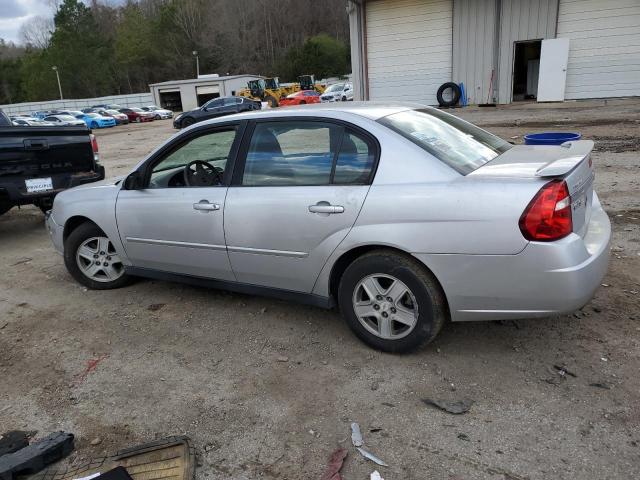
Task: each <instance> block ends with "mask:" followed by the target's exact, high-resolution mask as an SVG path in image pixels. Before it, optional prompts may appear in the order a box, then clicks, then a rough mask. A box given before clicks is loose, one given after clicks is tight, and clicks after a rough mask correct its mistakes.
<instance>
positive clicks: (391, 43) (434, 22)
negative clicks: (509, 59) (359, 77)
mask: <svg viewBox="0 0 640 480" xmlns="http://www.w3.org/2000/svg"><path fill="white" fill-rule="evenodd" d="M365 25H366V62H367V73H368V76H369V79H368V87H369V98H370V99H371V100H409V101H416V102H420V103H426V104H430V105H435V104H437V103H438V102H437V100H436V92H437V90H438V88H439V87H440V85H442V84H443V83H445V82H450V81H451V69H452V66H451V64H452V60H451V57H452V31H453V0H397V1H394V0H375V1H370V2H367V3H366V4H365Z"/></svg>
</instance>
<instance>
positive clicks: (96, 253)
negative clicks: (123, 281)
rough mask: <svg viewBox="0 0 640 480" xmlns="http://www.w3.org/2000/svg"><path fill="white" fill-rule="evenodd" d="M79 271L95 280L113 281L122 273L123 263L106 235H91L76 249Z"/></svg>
mask: <svg viewBox="0 0 640 480" xmlns="http://www.w3.org/2000/svg"><path fill="white" fill-rule="evenodd" d="M76 263H77V265H78V268H79V269H80V272H82V274H83V275H85V276H86V277H87V278H89V279H91V280H93V281H95V282H105V283H106V282H113V281H114V280H118V279H119V278H120V277H122V275H124V265H123V264H122V261H121V260H120V256H119V255H118V254H117V252H116V249H115V248H114V246H113V244H112V243H111V241H110V240H109V239H108V238H107V237H91V238H88V239H86V240H85V241H84V242H82V243H81V244H80V246H79V247H78V250H77V251H76Z"/></svg>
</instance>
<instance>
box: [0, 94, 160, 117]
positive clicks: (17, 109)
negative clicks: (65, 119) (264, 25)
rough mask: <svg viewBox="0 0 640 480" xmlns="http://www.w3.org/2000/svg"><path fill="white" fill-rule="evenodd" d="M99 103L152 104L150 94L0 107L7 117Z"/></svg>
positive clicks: (75, 108) (15, 104) (135, 105)
mask: <svg viewBox="0 0 640 480" xmlns="http://www.w3.org/2000/svg"><path fill="white" fill-rule="evenodd" d="M101 103H116V104H118V105H122V106H123V107H139V106H142V105H150V104H152V103H153V96H152V95H151V94H150V93H134V94H131V95H110V96H108V97H97V98H82V99H76V100H50V101H44V102H26V103H13V104H10V105H0V108H1V109H2V110H3V111H4V113H6V114H7V115H19V114H30V113H31V112H35V111H38V110H56V109H57V110H81V109H83V108H87V107H90V106H91V105H98V104H101Z"/></svg>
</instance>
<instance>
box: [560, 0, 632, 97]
mask: <svg viewBox="0 0 640 480" xmlns="http://www.w3.org/2000/svg"><path fill="white" fill-rule="evenodd" d="M558 37H566V38H569V39H570V43H569V64H568V66H567V88H566V92H565V98H567V99H576V98H604V97H622V96H628V95H640V1H638V0H607V1H604V0H578V1H576V0H560V9H559V12H558Z"/></svg>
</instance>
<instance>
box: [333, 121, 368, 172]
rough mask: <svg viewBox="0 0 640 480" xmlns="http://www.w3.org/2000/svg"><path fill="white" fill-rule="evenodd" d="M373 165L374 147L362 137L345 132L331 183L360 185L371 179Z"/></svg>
mask: <svg viewBox="0 0 640 480" xmlns="http://www.w3.org/2000/svg"><path fill="white" fill-rule="evenodd" d="M374 164H375V146H374V145H373V142H372V141H371V140H370V139H369V138H367V137H364V136H361V135H358V134H357V133H355V132H352V131H350V130H345V132H344V137H343V138H342V144H341V145H340V153H339V154H338V160H337V162H336V169H335V173H334V176H333V183H335V184H338V185H345V184H351V185H354V184H355V185H361V184H366V183H368V182H369V180H370V179H371V172H372V170H373V167H374Z"/></svg>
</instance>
